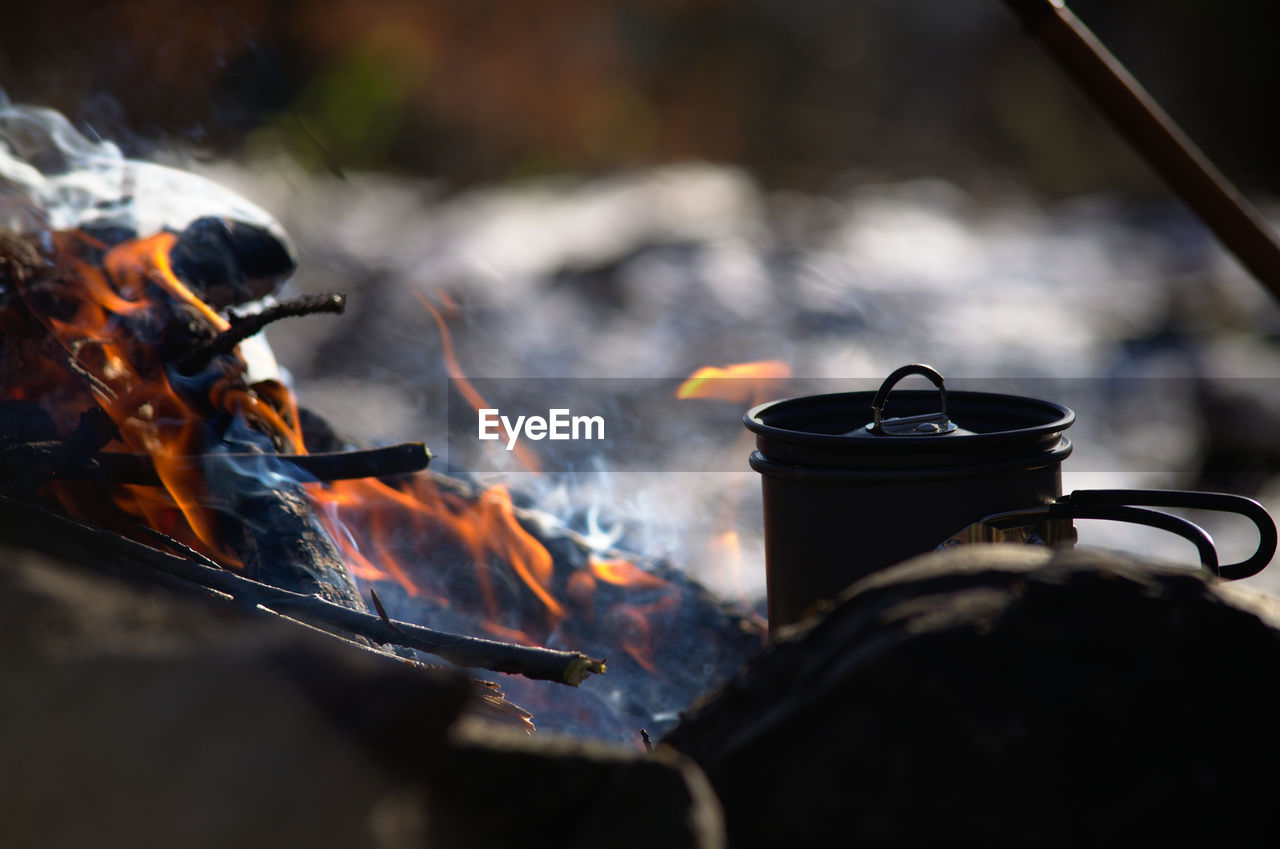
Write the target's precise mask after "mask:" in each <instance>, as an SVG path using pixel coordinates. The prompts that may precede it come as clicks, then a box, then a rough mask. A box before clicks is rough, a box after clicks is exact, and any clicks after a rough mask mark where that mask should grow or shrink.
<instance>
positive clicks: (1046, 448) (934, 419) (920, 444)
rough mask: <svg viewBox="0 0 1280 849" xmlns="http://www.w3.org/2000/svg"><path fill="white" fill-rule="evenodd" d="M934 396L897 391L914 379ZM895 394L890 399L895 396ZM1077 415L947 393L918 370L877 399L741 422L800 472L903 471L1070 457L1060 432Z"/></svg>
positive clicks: (925, 370) (1012, 400)
mask: <svg viewBox="0 0 1280 849" xmlns="http://www.w3.org/2000/svg"><path fill="white" fill-rule="evenodd" d="M913 374H915V375H922V376H924V377H926V378H928V379H929V380H930V381H931V382H933V384H934V385H935V387H936V390H933V391H930V390H923V391H921V390H906V391H903V390H897V391H892V390H893V387H894V385H895V384H896V383H897V382H898V381H899V380H901V379H902V378H904V377H906V376H908V375H913ZM891 391H892V394H891ZM1074 421H1075V413H1074V412H1072V411H1071V410H1070V409H1069V408H1067V407H1064V406H1063V405H1061V404H1056V403H1053V402H1051V401H1042V400H1039V399H1036V398H1026V397H1022V396H1017V395H1001V394H996V393H990V392H948V391H947V389H946V384H945V381H944V379H943V377H942V375H941V374H939V373H938V372H937V370H935V369H933V368H932V367H930V366H927V365H924V364H921V363H912V364H910V365H906V366H903V367H902V368H899V369H897V370H895V371H894V372H893V373H892V374H890V375H889V376H888V378H886V379H885V381H884V383H883V384H882V385H881V386H880V389H879V390H878V391H877V392H874V393H872V392H842V393H836V394H831V395H809V396H803V397H799V398H790V399H786V400H781V401H771V402H769V403H766V404H761V405H759V406H757V407H753V408H752V409H751V410H749V411H748V412H747V414H746V415H745V416H744V417H743V423H744V424H745V425H746V426H747V428H748V429H749V430H751V431H752V432H754V433H755V434H756V443H757V448H758V449H759V450H760V452H761V453H762V454H764V455H765V456H766V457H767V458H769V459H770V460H773V461H775V462H783V463H795V464H801V465H826V466H839V467H846V468H848V467H863V466H876V467H886V466H889V467H902V466H916V467H918V466H924V465H934V464H944V465H947V464H960V463H969V462H989V461H992V460H998V459H1004V460H1013V461H1018V462H1023V461H1025V462H1033V461H1034V460H1035V459H1036V458H1048V457H1050V456H1052V457H1055V458H1056V459H1057V461H1059V462H1060V461H1061V459H1062V458H1064V457H1065V456H1066V453H1067V452H1069V451H1070V442H1069V441H1068V440H1067V439H1066V437H1064V436H1063V435H1062V432H1063V431H1064V430H1066V429H1067V428H1068V427H1070V426H1071V425H1072V423H1073V422H1074Z"/></svg>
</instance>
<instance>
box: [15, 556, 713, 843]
mask: <svg viewBox="0 0 1280 849" xmlns="http://www.w3.org/2000/svg"><path fill="white" fill-rule="evenodd" d="M6 536H7V535H6ZM88 565H89V564H79V565H76V564H72V563H67V562H62V561H60V560H56V559H53V558H50V557H48V556H45V555H40V554H35V553H33V552H31V551H27V550H23V549H19V548H12V547H3V546H0V759H3V763H4V765H5V767H4V774H5V776H6V781H5V784H4V792H3V793H0V845H4V846H96V847H104V849H112V848H113V847H129V849H149V847H157V849H159V848H160V847H163V848H164V849H168V847H174V846H182V847H188V848H189V849H199V847H223V846H237V847H249V849H255V848H256V847H262V849H276V847H281V846H308V847H312V849H328V847H335V849H336V847H344V849H348V848H349V847H356V849H360V848H361V847H369V849H408V848H409V847H421V846H431V847H439V849H450V847H458V849H463V847H465V849H485V848H486V847H499V846H502V847H509V846H513V845H519V846H566V847H586V846H609V847H632V846H634V847H642V846H643V847H656V846H661V847H664V849H665V848H666V847H675V849H684V847H688V849H720V847H723V845H724V832H723V824H722V821H721V820H720V813H719V808H718V805H717V804H716V801H715V798H714V795H713V794H712V793H711V791H710V789H709V787H708V786H707V784H706V780H705V778H703V777H702V776H701V773H700V772H699V771H698V769H697V767H696V766H694V765H693V764H692V762H690V761H688V760H687V759H684V758H680V757H678V756H675V755H674V753H668V754H667V755H664V756H662V757H655V758H645V757H641V756H639V755H637V754H634V753H629V752H626V751H623V750H620V749H609V748H605V747H600V746H587V745H582V744H576V743H565V742H562V741H543V740H541V739H538V738H530V737H528V736H526V735H524V734H520V733H518V732H515V731H514V730H513V728H512V727H506V728H503V727H499V726H497V725H495V724H493V723H492V722H491V721H489V720H490V719H492V718H493V716H494V710H493V705H492V699H491V698H490V699H489V702H488V703H486V702H485V701H484V698H485V697H484V696H483V695H482V696H481V698H480V699H477V698H476V695H477V689H476V686H475V685H474V684H471V683H469V682H468V681H467V679H466V678H465V677H463V676H461V675H457V674H454V675H450V674H446V673H444V672H443V671H442V670H433V669H427V668H422V667H417V666H411V665H407V664H404V663H401V662H399V661H396V660H394V659H392V658H389V657H386V656H383V655H379V654H375V653H372V652H369V651H365V650H362V649H359V648H357V647H355V646H352V645H350V644H346V643H342V642H339V641H336V640H333V639H330V638H328V637H324V636H321V635H319V634H317V633H315V632H312V631H310V630H308V629H305V628H300V627H296V626H293V625H291V624H289V623H287V622H285V621H279V620H265V621H264V620H262V619H260V618H259V619H253V620H250V619H248V618H246V617H245V616H243V615H242V614H241V613H240V612H239V611H237V609H236V608H234V607H233V606H231V605H226V604H207V603H201V602H199V601H198V600H196V599H193V598H182V597H179V596H177V595H175V594H173V593H172V592H170V591H169V590H167V589H165V588H164V586H163V585H161V584H156V585H145V584H138V583H137V582H125V581H122V580H117V579H115V578H111V577H107V576H106V575H102V574H95V573H94V571H93V570H91V569H89V568H86V567H87V566H88ZM108 571H110V570H108ZM547 686H554V685H547ZM513 733H514V734H515V735H516V736H515V737H514V738H513V737H512V736H510V735H511V734H513Z"/></svg>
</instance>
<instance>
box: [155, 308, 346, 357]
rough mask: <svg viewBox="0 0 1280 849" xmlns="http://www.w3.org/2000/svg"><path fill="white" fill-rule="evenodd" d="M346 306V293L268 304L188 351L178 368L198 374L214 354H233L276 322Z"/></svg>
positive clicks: (340, 309) (340, 310) (337, 310)
mask: <svg viewBox="0 0 1280 849" xmlns="http://www.w3.org/2000/svg"><path fill="white" fill-rule="evenodd" d="M346 308H347V296H346V295H341V294H332V295H306V296H303V297H301V298H294V299H292V300H289V301H285V302H283V303H280V304H276V305H275V306H273V307H268V308H267V309H265V310H263V311H262V312H259V313H254V314H253V315H247V316H244V317H243V318H234V319H233V320H232V322H231V328H230V329H229V330H226V331H224V332H222V333H219V334H218V335H217V336H215V337H214V338H213V339H210V340H209V341H208V342H203V343H201V344H199V345H197V346H196V347H194V348H192V349H191V350H190V351H188V352H187V353H186V355H184V356H183V357H182V359H181V360H179V361H178V370H179V371H181V372H182V373H183V374H195V373H196V372H198V371H200V370H201V369H202V368H204V367H205V366H207V365H208V364H209V361H210V360H212V359H213V358H214V357H216V356H219V355H222V354H230V353H231V351H232V350H233V349H234V348H235V347H236V346H237V345H239V344H240V343H241V342H243V341H244V340H246V339H248V338H249V337H250V336H252V335H254V334H255V333H257V332H259V331H261V330H262V328H264V327H266V326H267V325H268V324H271V323H272V322H273V321H280V320H281V319H284V318H295V317H297V316H303V315H316V314H317V313H323V312H329V313H341V312H342V311H343V310H345V309H346Z"/></svg>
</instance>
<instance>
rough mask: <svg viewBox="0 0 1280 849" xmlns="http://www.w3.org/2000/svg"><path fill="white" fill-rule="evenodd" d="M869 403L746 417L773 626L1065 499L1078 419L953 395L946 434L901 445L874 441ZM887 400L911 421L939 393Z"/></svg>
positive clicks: (1015, 401) (1026, 403) (857, 398)
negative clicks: (976, 526) (987, 520)
mask: <svg viewBox="0 0 1280 849" xmlns="http://www.w3.org/2000/svg"><path fill="white" fill-rule="evenodd" d="M877 397H878V396H877V394H876V393H871V392H850V393H841V394H837V395H820V396H811V397H806V398H794V399H790V400H786V401H778V402H773V403H770V404H763V405H761V406H759V407H756V408H754V409H752V410H750V411H749V412H748V413H747V415H746V416H744V419H743V420H744V423H745V424H746V426H747V427H748V428H749V429H750V430H752V431H753V432H755V434H756V447H757V450H756V451H755V452H754V453H753V454H752V455H751V458H750V463H751V467H752V468H753V469H755V470H756V471H757V472H760V474H761V475H762V486H763V494H764V529H765V559H766V571H767V575H766V578H767V584H768V599H769V623H770V628H771V629H776V628H778V627H780V626H783V625H786V624H789V623H792V622H795V621H798V620H799V619H801V618H803V616H804V615H805V613H806V612H807V611H809V610H810V609H811V608H812V607H813V605H814V604H815V603H817V602H818V601H820V600H822V599H828V598H832V597H834V596H836V595H838V594H839V593H840V591H842V590H843V589H844V588H845V587H846V586H848V585H849V584H850V583H852V582H854V581H856V580H858V579H860V578H862V577H865V576H866V575H869V574H871V573H872V572H875V571H877V570H880V569H883V568H886V567H888V566H891V565H893V564H895V563H898V562H900V561H902V560H905V559H907V558H909V557H912V556H914V555H917V554H922V553H924V552H926V551H930V550H932V549H934V548H936V547H937V546H938V545H939V544H940V543H942V542H943V541H944V540H947V538H948V537H950V536H951V535H952V534H955V533H956V532H957V531H958V530H959V529H961V528H964V527H965V526H967V525H970V524H972V523H975V522H978V521H980V520H981V519H982V518H983V517H985V516H989V515H991V514H994V513H1001V512H1004V511H1009V510H1016V509H1021V508H1026V507H1035V506H1042V505H1048V504H1051V503H1053V502H1054V501H1055V499H1057V498H1058V496H1060V495H1061V494H1062V474H1061V465H1062V461H1063V460H1064V459H1065V458H1066V457H1067V456H1068V455H1069V454H1070V453H1071V443H1070V441H1069V440H1068V439H1067V438H1066V437H1065V436H1063V435H1062V432H1063V431H1064V430H1065V429H1066V428H1067V427H1069V426H1070V425H1071V423H1072V422H1073V421H1074V418H1075V416H1074V414H1073V413H1072V412H1071V411H1070V410H1069V409H1067V408H1066V407H1063V406H1061V405H1058V404H1052V403H1049V402H1044V401H1038V400H1035V399H1028V398H1019V397H1016V396H1007V395H996V394H991V393H977V392H952V393H950V394H949V395H947V396H946V397H947V402H946V406H949V408H950V410H949V417H950V419H951V420H953V421H954V425H956V426H958V427H956V428H955V429H954V430H953V431H951V432H947V433H945V434H943V435H937V436H928V435H926V436H918V435H911V436H895V435H892V434H891V433H886V434H875V433H871V432H870V431H869V425H870V424H871V420H872V405H873V402H874V401H875V400H876V398H877ZM893 403H894V408H895V412H900V413H902V414H903V418H904V419H907V420H912V419H914V418H918V417H922V416H928V415H929V414H930V411H937V410H938V408H939V395H938V393H935V392H895V393H894V395H893ZM944 409H945V407H944ZM891 421H892V420H891ZM877 422H878V415H877Z"/></svg>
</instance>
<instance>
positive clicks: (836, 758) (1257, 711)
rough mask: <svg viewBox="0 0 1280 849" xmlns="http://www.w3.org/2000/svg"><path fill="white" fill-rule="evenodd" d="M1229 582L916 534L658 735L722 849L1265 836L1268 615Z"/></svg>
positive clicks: (1279, 696) (1273, 636)
mask: <svg viewBox="0 0 1280 849" xmlns="http://www.w3.org/2000/svg"><path fill="white" fill-rule="evenodd" d="M1229 598H1234V596H1228V594H1227V593H1224V592H1223V591H1222V590H1219V589H1218V588H1216V587H1215V585H1214V584H1212V583H1209V582H1207V581H1205V580H1204V579H1202V578H1201V577H1200V576H1199V575H1198V574H1193V573H1189V572H1180V571H1172V570H1166V569H1160V568H1155V567H1149V566H1144V565H1141V564H1136V563H1133V562H1131V561H1125V560H1121V559H1120V558H1117V557H1113V556H1106V555H1101V554H1090V553H1084V552H1071V553H1062V554H1057V555H1054V556H1052V558H1051V557H1050V554H1049V553H1048V551H1047V550H1045V549H1034V548H1030V547H1022V546H1019V547H1012V546H1009V547H1004V546H970V547H962V548H959V549H953V550H951V551H948V552H944V553H938V554H931V555H927V556H925V557H922V558H918V559H916V560H913V561H910V562H909V563H907V564H903V565H901V566H898V567H895V568H894V569H891V570H887V571H886V572H883V573H880V574H878V575H875V576H872V577H871V578H869V579H867V580H865V581H863V582H860V583H859V584H857V585H855V586H854V587H852V588H850V590H849V591H848V592H847V593H846V595H845V596H844V597H843V598H842V599H841V601H840V602H839V603H838V605H836V606H835V607H834V608H833V609H830V610H829V612H827V613H826V615H825V616H820V617H817V618H814V619H810V620H807V621H806V622H804V623H801V624H800V625H798V626H796V627H795V628H793V629H789V630H784V632H783V633H782V634H781V635H779V636H778V638H777V639H776V640H775V641H774V642H773V643H772V644H771V646H770V647H769V648H768V649H767V650H766V651H765V652H763V653H762V654H761V655H759V656H757V657H756V658H755V659H754V660H752V661H751V662H750V663H749V664H748V665H747V666H746V667H745V668H744V669H743V670H742V672H741V673H740V674H739V675H738V676H737V677H736V678H735V679H734V680H733V681H731V682H730V683H729V684H728V685H726V686H725V687H723V688H722V689H721V690H720V691H718V692H717V693H716V694H715V695H714V696H712V697H711V698H709V699H708V700H706V701H705V702H703V703H702V704H700V705H699V706H698V707H697V708H696V709H695V710H693V711H692V712H691V713H690V714H689V715H688V716H687V717H686V718H685V719H684V721H683V722H682V724H681V725H680V726H679V727H677V728H676V729H675V730H674V731H673V732H672V733H671V734H670V735H669V736H668V738H667V739H666V741H665V742H667V743H668V744H670V745H672V746H674V747H675V748H677V749H678V750H680V751H682V752H684V753H686V754H688V755H690V756H691V757H692V758H693V759H694V760H696V761H697V762H698V763H699V764H700V765H701V766H702V767H703V769H704V770H705V771H706V773H707V776H708V777H709V778H710V780H711V782H712V785H713V786H714V787H715V788H716V791H717V793H718V794H719V795H720V798H721V801H722V803H723V805H724V808H725V816H726V823H727V826H728V829H729V836H730V845H731V846H734V847H757V846H759V847H777V846H814V845H822V844H823V843H824V842H837V843H839V844H840V845H857V846H894V847H910V846H919V847H924V846H1019V847H1022V846H1025V847H1057V846H1062V847H1067V846H1137V845H1155V844H1157V843H1159V842H1161V841H1172V842H1176V843H1178V844H1183V843H1185V842H1186V841H1188V840H1197V841H1205V842H1211V843H1213V844H1214V845H1258V843H1259V841H1260V840H1262V838H1260V837H1255V836H1254V835H1264V834H1267V833H1268V832H1269V830H1270V810H1271V797H1272V786H1273V780H1272V778H1271V777H1270V775H1269V773H1270V772H1271V771H1272V770H1273V767H1272V764H1274V763H1275V762H1276V759H1277V758H1278V757H1280V731H1278V730H1277V729H1276V725H1275V721H1274V717H1275V716H1276V715H1277V711H1280V681H1278V680H1277V679H1276V677H1275V676H1274V675H1273V674H1272V673H1271V671H1272V670H1274V669H1276V668H1277V664H1280V632H1278V631H1276V630H1274V629H1273V628H1272V627H1270V626H1268V625H1267V624H1265V623H1264V622H1263V621H1261V620H1260V619H1259V618H1258V617H1257V616H1256V615H1254V614H1253V613H1250V612H1247V611H1246V610H1245V609H1243V608H1242V607H1240V606H1238V605H1237V604H1235V603H1233V602H1232V601H1230V600H1228V599H1229ZM1268 842H1269V841H1268Z"/></svg>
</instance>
